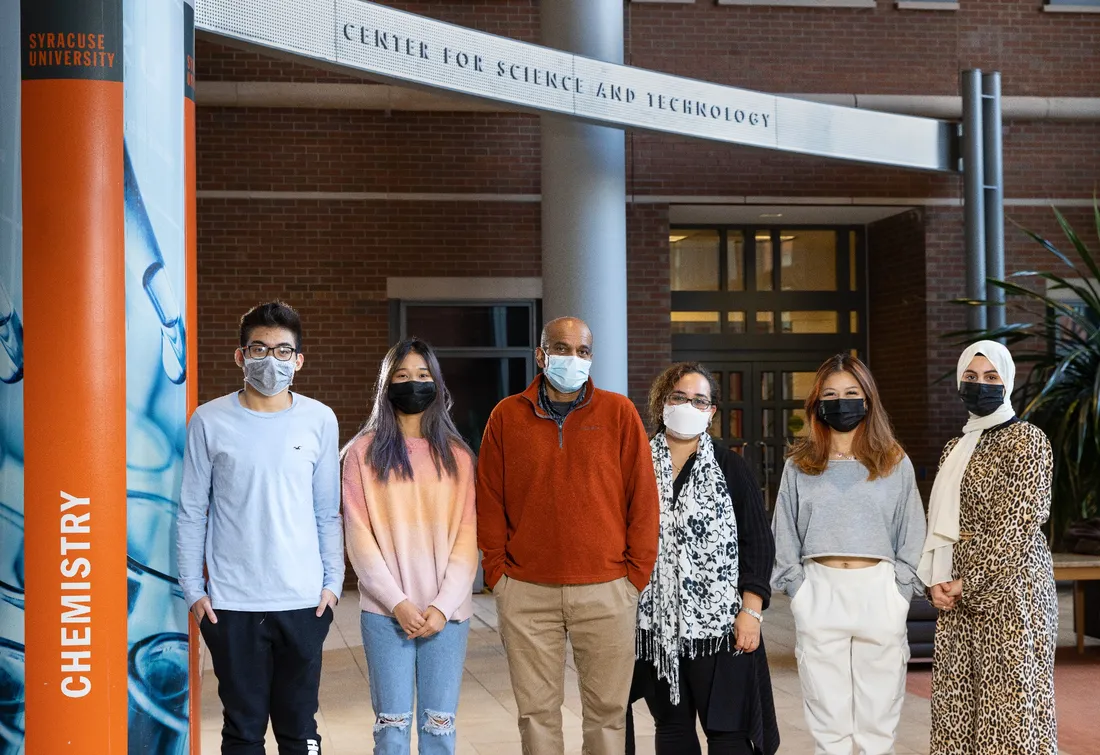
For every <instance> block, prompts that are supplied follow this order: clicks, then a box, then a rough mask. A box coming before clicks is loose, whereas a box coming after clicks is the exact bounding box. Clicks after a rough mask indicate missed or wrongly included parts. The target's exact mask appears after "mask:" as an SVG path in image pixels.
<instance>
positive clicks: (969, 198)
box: [960, 69, 986, 330]
mask: <svg viewBox="0 0 1100 755" xmlns="http://www.w3.org/2000/svg"><path fill="white" fill-rule="evenodd" d="M960 88H961V89H962V101H963V134H962V154H963V195H964V202H965V204H964V206H963V209H964V217H965V222H966V296H967V298H968V299H971V300H975V301H985V298H986V297H985V212H984V199H985V197H984V196H983V191H982V187H983V180H984V178H985V169H984V166H983V160H982V146H983V144H982V72H981V70H979V69H973V70H970V71H963V72H962V77H961V81H960ZM966 325H967V328H968V329H970V330H982V329H984V328H985V327H986V311H985V307H984V306H981V307H970V308H969V310H968V313H967V321H966Z"/></svg>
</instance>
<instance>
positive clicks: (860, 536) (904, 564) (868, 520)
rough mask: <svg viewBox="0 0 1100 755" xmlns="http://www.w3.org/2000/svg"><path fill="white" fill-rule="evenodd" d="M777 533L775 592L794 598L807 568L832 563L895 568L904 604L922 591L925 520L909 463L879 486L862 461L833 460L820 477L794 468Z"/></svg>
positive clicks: (783, 487) (782, 487) (783, 486)
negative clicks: (866, 562)
mask: <svg viewBox="0 0 1100 755" xmlns="http://www.w3.org/2000/svg"><path fill="white" fill-rule="evenodd" d="M772 531H773V532H774V533H775V570H774V571H773V572H772V587H774V588H775V589H776V590H783V591H784V592H786V593H787V594H788V595H790V596H791V597H792V598H793V597H794V594H795V593H796V592H798V588H799V587H801V586H802V580H803V578H804V576H803V568H802V563H803V562H804V561H805V560H806V559H809V558H821V557H825V556H853V557H863V558H878V559H882V560H885V561H890V562H892V563H893V564H894V574H895V578H896V580H897V584H898V591H899V592H900V593H901V594H902V597H904V598H906V599H908V598H911V597H912V596H913V595H914V594H915V593H916V592H918V590H919V589H920V581H919V580H918V578H917V564H918V563H919V562H920V554H921V548H922V547H923V545H924V531H925V515H924V505H923V504H922V503H921V497H920V491H919V490H918V489H917V480H916V475H915V474H914V473H913V463H912V462H911V461H909V457H908V456H906V457H904V458H903V459H902V460H901V462H900V463H899V464H898V465H897V467H895V468H894V471H893V472H891V473H890V475H889V476H887V477H880V478H878V479H877V480H868V479H867V468H866V467H864V466H863V464H861V463H860V462H858V461H830V462H829V466H828V467H826V468H825V471H824V472H822V473H821V474H820V475H808V474H806V473H804V472H803V471H802V470H800V469H799V468H798V466H797V465H795V464H794V463H793V462H791V461H788V462H787V465H786V466H785V467H784V468H783V480H782V481H781V482H780V484H779V498H778V500H777V502H776V508H775V519H774V520H773V522H772Z"/></svg>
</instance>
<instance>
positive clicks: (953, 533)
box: [917, 341, 1016, 587]
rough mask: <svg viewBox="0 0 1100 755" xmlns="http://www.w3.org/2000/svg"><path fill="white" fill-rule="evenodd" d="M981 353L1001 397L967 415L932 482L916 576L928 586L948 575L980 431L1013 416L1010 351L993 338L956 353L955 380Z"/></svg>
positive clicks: (1013, 368) (1013, 367)
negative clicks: (991, 407)
mask: <svg viewBox="0 0 1100 755" xmlns="http://www.w3.org/2000/svg"><path fill="white" fill-rule="evenodd" d="M979 354H980V355H982V356H984V357H985V358H986V359H988V360H989V361H990V362H992V363H993V366H994V367H995V368H996V370H997V374H998V375H1000V376H1001V381H1002V382H1003V383H1004V385H1005V401H1004V404H1002V405H1001V407H1000V408H999V409H997V411H995V412H993V413H992V414H990V415H989V416H987V417H979V416H977V415H976V414H971V415H970V421H969V422H967V423H966V425H965V426H964V427H963V436H962V438H960V439H959V442H958V443H956V444H955V447H954V448H953V449H951V453H950V454H949V455H948V457H947V459H946V460H945V461H944V462H943V466H941V467H940V471H939V473H938V474H937V475H936V481H935V483H934V484H933V486H932V498H931V499H930V500H929V503H928V534H927V536H926V537H925V540H924V550H923V551H922V552H921V559H920V565H919V566H918V567H917V576H919V577H920V578H921V581H922V582H924V584H926V585H928V586H929V587H931V586H932V585H938V584H940V583H942V582H950V581H951V579H952V569H951V556H952V549H953V547H954V545H955V543H957V542H958V541H959V506H960V490H961V489H962V481H963V475H965V474H966V467H967V465H968V464H969V463H970V457H971V456H972V455H973V454H974V449H975V448H977V447H978V441H979V440H980V439H981V437H982V432H983V431H985V430H990V429H992V428H994V427H997V426H998V425H1003V424H1004V423H1005V422H1008V421H1009V420H1010V419H1012V418H1013V417H1015V416H1016V412H1015V411H1014V410H1013V409H1012V399H1011V397H1012V386H1013V383H1014V382H1015V380H1016V363H1015V362H1014V361H1012V354H1010V353H1009V351H1008V349H1006V348H1005V347H1004V346H1002V345H1001V344H999V343H997V342H996V341H978V342H977V343H975V344H972V345H971V346H969V347H968V348H967V349H966V350H965V351H964V352H963V353H962V356H961V357H959V364H958V367H957V368H956V370H955V377H956V383H957V385H958V386H960V387H961V386H962V378H963V373H964V372H966V370H967V369H968V368H969V367H970V363H971V362H972V361H974V357H976V356H978V355H979Z"/></svg>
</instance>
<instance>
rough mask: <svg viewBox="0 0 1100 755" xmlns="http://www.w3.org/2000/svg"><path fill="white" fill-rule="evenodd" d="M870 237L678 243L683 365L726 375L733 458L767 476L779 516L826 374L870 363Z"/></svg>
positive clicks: (676, 304)
mask: <svg viewBox="0 0 1100 755" xmlns="http://www.w3.org/2000/svg"><path fill="white" fill-rule="evenodd" d="M863 236H864V233H863V229H862V228H860V227H857V226H835V227H827V226H826V227H805V226H794V227H792V226H770V227H766V226H714V225H707V226H703V225H693V226H678V227H674V228H672V229H671V230H670V231H669V263H670V265H669V267H670V269H669V282H670V288H671V289H672V296H671V299H672V302H671V303H672V309H671V312H670V314H669V320H670V323H669V324H670V326H671V331H672V352H673V359H674V360H675V361H678V362H679V361H699V362H702V363H703V364H705V365H707V367H709V368H710V369H711V370H713V371H714V372H716V373H718V377H719V382H720V384H721V386H722V390H721V401H720V404H719V417H720V419H719V420H718V421H716V422H715V423H714V425H713V427H712V428H711V433H712V435H713V436H714V437H715V438H716V440H717V441H718V442H720V443H721V444H722V445H723V446H726V447H728V448H730V449H732V450H734V451H736V452H738V453H741V454H743V455H744V456H745V458H746V460H748V462H749V465H750V466H751V467H752V468H753V469H754V470H755V471H756V473H757V476H758V478H759V481H760V486H761V489H762V490H763V492H764V500H765V502H766V503H767V505H768V506H769V508H771V507H772V506H773V504H774V501H775V496H776V491H777V490H778V487H779V479H780V475H781V474H782V472H783V461H784V455H785V451H786V448H787V446H788V445H789V443H790V442H791V441H792V440H793V439H795V438H797V437H799V436H801V435H803V434H805V432H806V430H807V424H806V417H805V411H804V409H803V407H804V406H805V400H806V394H807V393H808V392H809V390H810V388H811V387H812V385H813V378H814V374H815V373H816V371H817V368H818V366H820V364H821V363H822V362H823V361H824V360H825V359H827V358H828V357H830V356H832V355H834V354H838V353H842V352H845V353H848V352H850V353H854V354H857V355H860V356H862V357H864V358H866V356H865V355H866V353H867V287H866V273H865V271H866V261H865V249H864V243H863Z"/></svg>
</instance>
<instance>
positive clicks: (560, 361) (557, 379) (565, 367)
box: [543, 355, 592, 393]
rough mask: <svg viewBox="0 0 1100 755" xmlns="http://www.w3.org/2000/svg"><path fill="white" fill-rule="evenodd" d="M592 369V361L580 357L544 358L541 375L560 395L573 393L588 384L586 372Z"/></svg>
mask: <svg viewBox="0 0 1100 755" xmlns="http://www.w3.org/2000/svg"><path fill="white" fill-rule="evenodd" d="M591 369H592V360H590V359H581V358H580V357H575V356H574V357H561V356H550V355H547V357H546V369H545V370H543V374H544V375H546V379H547V380H549V381H550V385H552V386H554V388H556V389H557V390H558V391H560V392H561V393H575V392H576V391H579V390H580V389H581V387H582V386H583V385H584V384H585V383H587V382H588V371H589V370H591Z"/></svg>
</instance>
